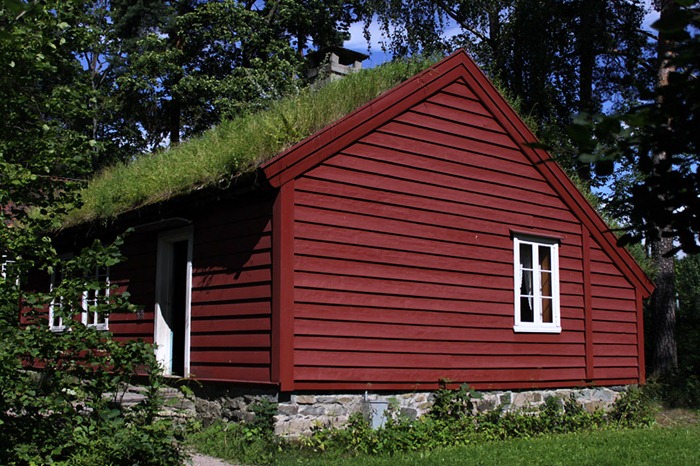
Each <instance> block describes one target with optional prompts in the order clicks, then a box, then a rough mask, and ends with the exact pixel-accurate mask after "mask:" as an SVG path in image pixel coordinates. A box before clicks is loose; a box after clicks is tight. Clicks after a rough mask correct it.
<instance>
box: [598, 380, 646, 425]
mask: <svg viewBox="0 0 700 466" xmlns="http://www.w3.org/2000/svg"><path fill="white" fill-rule="evenodd" d="M655 415H656V410H655V406H654V403H653V397H652V395H651V393H650V392H649V391H648V390H645V389H644V388H637V387H630V388H628V389H627V391H626V392H625V393H624V394H623V395H622V396H620V397H618V398H617V399H616V400H615V405H614V406H613V409H612V410H611V411H610V415H609V416H610V420H611V421H613V422H615V423H617V424H618V425H619V426H621V427H635V426H650V425H652V424H653V423H654V419H655Z"/></svg>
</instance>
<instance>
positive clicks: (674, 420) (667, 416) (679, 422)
mask: <svg viewBox="0 0 700 466" xmlns="http://www.w3.org/2000/svg"><path fill="white" fill-rule="evenodd" d="M656 422H657V423H658V424H659V425H660V426H664V427H682V426H692V425H697V424H698V423H699V422H700V414H698V411H694V410H692V409H681V408H675V409H662V410H661V411H660V412H659V414H657V415H656Z"/></svg>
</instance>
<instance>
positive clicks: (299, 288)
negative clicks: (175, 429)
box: [108, 51, 653, 392]
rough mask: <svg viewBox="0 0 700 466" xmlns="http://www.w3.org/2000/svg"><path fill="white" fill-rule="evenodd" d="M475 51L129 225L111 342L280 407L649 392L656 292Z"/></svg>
mask: <svg viewBox="0 0 700 466" xmlns="http://www.w3.org/2000/svg"><path fill="white" fill-rule="evenodd" d="M534 140H535V138H534V136H533V135H532V133H531V132H530V131H529V130H528V129H527V127H526V126H525V124H523V122H522V121H521V120H520V119H519V118H518V116H517V115H516V114H515V112H514V111H513V110H512V109H511V108H510V107H509V106H508V105H507V104H506V102H505V101H504V99H503V98H502V97H501V96H500V95H499V94H498V92H497V91H496V90H495V89H494V87H493V86H492V84H491V83H490V82H489V81H488V79H487V78H486V77H485V76H484V75H483V74H482V73H481V71H480V70H479V69H478V68H477V66H476V65H475V64H474V62H473V61H472V60H471V59H470V58H469V57H468V56H467V55H466V54H465V53H464V52H462V51H459V52H456V53H455V54H453V55H451V56H450V57H448V58H446V59H445V60H443V61H442V62H440V63H438V64H436V65H434V66H433V67H431V68H430V69H428V70H426V71H424V72H422V73H421V74H419V75H417V76H415V77H413V78H412V79H410V80H409V81H407V82H405V83H403V84H401V85H400V86H398V87H396V88H394V89H393V90H391V91H389V92H387V93H385V94H383V95H381V96H380V97H378V98H377V99H375V100H373V101H371V102H370V103H368V104H366V105H365V106H363V107H361V108H360V109H358V110H357V111H355V112H353V113H352V114H350V115H348V116H346V117H345V118H343V119H341V120H340V121H337V122H335V123H334V124H332V125H330V126H328V127H326V128H325V129H323V130H322V131H320V132H318V133H316V134H314V135H312V136H311V137H308V138H306V139H305V140H303V141H302V142H300V143H298V144H296V145H295V146H294V147H292V148H291V149H289V150H287V151H285V152H284V153H281V154H279V155H278V156H276V157H275V158H273V159H271V160H269V161H267V162H265V163H263V164H262V165H261V166H260V168H259V170H258V173H257V177H251V179H250V182H249V183H247V184H246V183H242V184H241V183H239V185H238V186H236V187H234V188H230V189H228V190H220V189H218V190H217V189H214V190H204V191H202V192H198V193H194V194H192V195H189V196H184V197H180V198H177V199H174V200H170V201H167V202H163V203H161V204H158V205H156V206H155V207H151V208H146V209H141V210H137V211H134V212H131V213H129V214H125V215H123V216H122V217H121V218H120V219H119V220H118V223H119V225H121V226H134V227H135V233H134V234H132V235H131V236H129V237H128V239H127V242H126V245H125V247H124V253H125V255H126V256H127V257H128V261H127V262H125V263H124V264H121V265H119V266H117V267H114V268H113V269H112V270H110V280H111V281H112V283H117V284H118V285H119V286H120V287H121V288H122V289H123V290H126V291H129V292H130V293H131V296H132V301H133V302H135V303H137V304H141V305H143V306H144V312H143V314H140V315H113V316H111V317H110V319H109V322H108V328H109V330H111V331H112V332H113V333H114V334H116V335H119V336H123V337H130V338H135V337H140V338H144V339H147V340H153V341H155V342H156V343H158V350H157V351H158V356H159V358H160V359H161V361H162V362H163V364H164V366H165V367H166V371H167V372H169V373H170V374H172V375H179V376H185V377H192V378H196V379H198V380H202V381H221V382H232V383H249V384H255V385H259V386H271V387H275V386H276V387H278V388H279V390H280V391H283V392H292V391H319V390H328V391H339V390H366V389H368V388H370V387H371V389H372V390H416V389H432V388H435V387H436V386H437V382H438V380H439V379H441V378H448V379H450V380H452V381H455V382H468V383H469V384H470V385H471V386H473V387H475V388H478V389H489V388H491V389H520V388H522V389H524V388H535V387H541V388H545V387H573V386H584V385H596V386H602V385H617V384H629V383H639V382H642V381H643V380H644V350H643V324H642V300H643V299H644V298H646V297H648V296H649V295H650V293H651V292H652V289H653V285H652V283H651V282H650V281H649V279H648V278H647V277H646V276H645V275H644V273H643V272H642V271H641V270H640V268H639V266H638V265H637V264H636V263H635V261H634V260H633V259H632V257H631V256H630V255H629V254H628V252H627V251H626V250H625V249H623V248H621V247H618V246H617V244H616V239H615V237H614V235H613V234H612V233H611V232H610V231H609V229H608V227H607V226H606V224H605V222H604V221H603V220H602V219H601V218H600V217H599V216H598V215H597V213H596V212H595V210H594V209H593V208H592V207H591V206H590V205H589V204H588V202H587V201H586V200H585V198H584V197H583V196H582V195H581V194H580V193H579V191H578V190H577V189H576V187H575V186H574V185H573V184H572V182H571V181H570V180H569V179H568V178H567V177H566V175H565V174H564V172H563V171H562V170H561V169H560V168H559V167H558V166H557V165H556V164H555V163H554V162H552V161H551V159H550V157H549V155H548V154H547V153H546V152H544V151H543V150H540V149H535V148H532V147H531V146H530V145H528V143H531V142H533V141H534Z"/></svg>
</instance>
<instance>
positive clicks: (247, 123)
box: [68, 59, 433, 223]
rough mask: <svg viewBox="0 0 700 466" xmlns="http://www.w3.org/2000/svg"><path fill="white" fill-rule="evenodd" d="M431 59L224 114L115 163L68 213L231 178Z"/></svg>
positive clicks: (104, 214)
mask: <svg viewBox="0 0 700 466" xmlns="http://www.w3.org/2000/svg"><path fill="white" fill-rule="evenodd" d="M432 63H433V60H429V59H414V60H405V61H397V62H394V63H391V64H387V65H384V66H380V67H377V68H373V69H371V70H363V71H362V72H360V73H355V74H353V75H351V76H348V77H346V78H345V79H341V80H338V81H334V82H331V83H328V84H327V85H326V86H323V87H321V88H319V89H311V88H308V89H305V90H303V91H300V92H299V93H298V94H296V95H293V96H290V97H287V98H285V99H282V100H280V101H276V102H274V103H272V104H270V108H269V109H267V110H265V111H260V112H254V113H250V114H246V115H244V116H241V117H239V118H236V119H234V120H230V121H225V122H222V123H221V124H220V125H219V126H217V127H216V128H215V129H213V130H211V131H208V132H207V133H205V134H204V135H202V136H201V137H199V138H195V139H192V140H190V141H189V142H188V143H187V144H182V145H180V146H177V147H175V148H171V149H169V150H167V151H163V152H160V153H158V154H155V155H146V156H143V157H141V158H138V159H137V160H135V161H134V162H132V163H130V164H120V165H116V166H114V167H112V168H110V169H108V170H105V171H104V172H103V173H102V174H101V175H99V176H98V177H97V178H95V179H94V180H93V181H92V182H91V183H90V185H89V186H88V187H87V189H85V190H84V191H83V193H82V200H83V202H84V206H83V207H82V209H81V210H77V211H75V212H72V213H71V216H70V218H69V219H68V223H76V222H80V221H88V220H94V219H96V218H109V217H112V216H115V215H117V214H119V213H122V212H124V211H126V210H130V209H133V208H135V207H138V206H142V205H146V204H150V203H153V202H157V201H160V200H163V199H166V198H169V197H172V196H175V195H177V194H181V193H185V192H189V191H191V190H193V189H197V188H198V187H201V186H206V185H213V184H215V183H220V182H224V183H228V182H230V181H231V179H232V178H235V177H236V176H237V175H240V174H241V173H244V172H249V171H251V170H252V169H253V168H255V167H256V166H257V164H259V163H260V162H261V161H263V160H265V159H267V158H270V157H272V156H273V155H276V154H278V153H280V152H281V151H282V150H284V149H285V148H287V147H290V146H291V145H293V144H294V143H296V142H298V141H299V140H301V139H303V138H304V137H306V136H308V135H310V134H312V133H314V132H315V131H318V130H320V129H322V128H324V127H325V126H327V125H328V124H330V123H331V122H333V121H335V120H337V119H339V118H341V117H342V116H344V115H346V114H348V113H350V112H351V111H353V110H354V109H356V108H357V107H359V106H361V105H362V104H364V103H366V102H368V101H369V100H371V99H373V98H375V97H377V96H378V95H379V94H381V93H382V92H385V91H386V90H388V89H391V88H392V87H394V86H396V85H397V84H399V83H400V82H402V81H404V80H406V79H408V78H409V77H411V76H413V75H414V74H416V73H417V72H418V71H421V70H423V69H425V68H427V67H428V65H430V64H432ZM193 161H196V163H193Z"/></svg>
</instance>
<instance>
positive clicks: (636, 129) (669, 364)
mask: <svg viewBox="0 0 700 466" xmlns="http://www.w3.org/2000/svg"><path fill="white" fill-rule="evenodd" d="M657 7H658V8H659V10H660V14H661V16H660V19H659V21H658V22H657V23H656V24H655V25H654V28H656V29H657V30H658V31H659V35H658V46H657V63H658V67H657V70H658V74H657V82H656V86H655V87H654V89H653V90H652V91H651V92H648V93H645V94H642V95H641V99H642V104H640V105H636V106H633V107H632V108H630V109H629V110H627V111H624V112H620V113H617V114H614V115H608V116H603V115H598V116H595V117H590V118H581V119H579V120H578V121H577V122H576V125H574V126H573V127H572V129H571V134H572V137H573V138H574V140H575V141H576V143H577V147H578V153H579V156H580V158H581V159H582V160H584V161H601V160H603V161H608V162H615V161H624V162H625V163H627V164H629V165H631V166H633V167H634V168H635V170H636V171H637V173H638V180H639V181H638V182H637V183H635V184H633V185H630V186H629V189H628V190H627V193H628V195H629V197H627V198H625V199H617V201H616V203H615V205H614V206H613V207H615V208H617V212H618V213H619V214H623V215H624V217H625V218H626V220H627V221H628V222H629V227H628V228H627V233H626V234H625V235H624V236H623V237H622V238H621V240H622V242H623V243H629V242H632V241H640V240H641V239H644V240H645V241H646V243H647V245H648V247H649V248H650V250H651V255H652V259H653V262H654V264H655V268H656V276H655V282H656V286H657V288H656V291H655V293H654V295H653V297H652V303H651V307H652V314H653V322H652V325H653V328H654V332H655V333H654V341H653V345H654V346H653V354H652V367H653V369H654V372H655V373H656V374H659V375H664V374H668V373H670V372H672V371H673V370H674V369H675V368H676V366H677V364H678V362H677V361H678V360H677V352H676V341H675V331H676V328H675V301H676V295H675V289H674V267H673V261H674V259H673V255H674V253H675V252H677V251H678V250H684V251H685V252H687V253H689V254H693V253H697V252H698V251H700V238H699V237H698V232H699V231H700V196H699V194H700V177H699V176H698V166H699V165H700V150H699V149H700V148H699V142H700V139H699V138H698V137H699V132H698V128H700V125H698V122H699V121H700V104H699V102H700V85H699V84H698V76H699V75H700V37H699V36H698V31H699V30H700V9H699V8H698V6H697V3H696V2H690V1H684V2H680V1H679V2H672V1H670V0H669V1H666V0H664V1H662V2H659V3H658V5H657Z"/></svg>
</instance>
